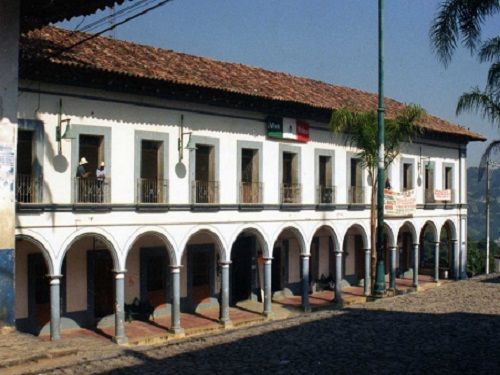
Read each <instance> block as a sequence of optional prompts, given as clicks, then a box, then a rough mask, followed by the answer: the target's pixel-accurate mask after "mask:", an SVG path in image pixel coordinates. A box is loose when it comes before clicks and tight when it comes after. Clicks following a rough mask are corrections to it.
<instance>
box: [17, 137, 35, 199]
mask: <svg viewBox="0 0 500 375" xmlns="http://www.w3.org/2000/svg"><path fill="white" fill-rule="evenodd" d="M34 149H35V144H34V132H33V131H30V130H19V131H18V133H17V160H16V162H17V169H16V200H17V202H22V203H34V202H37V200H38V199H37V198H38V191H39V189H40V181H39V179H38V176H36V175H35V170H34V162H35V152H34V151H35V150H34Z"/></svg>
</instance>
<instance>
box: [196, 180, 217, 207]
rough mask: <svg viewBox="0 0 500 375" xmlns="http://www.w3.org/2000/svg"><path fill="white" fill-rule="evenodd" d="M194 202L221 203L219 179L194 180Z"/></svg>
mask: <svg viewBox="0 0 500 375" xmlns="http://www.w3.org/2000/svg"><path fill="white" fill-rule="evenodd" d="M191 202H192V203H219V181H193V182H192V185H191Z"/></svg>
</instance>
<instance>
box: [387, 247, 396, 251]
mask: <svg viewBox="0 0 500 375" xmlns="http://www.w3.org/2000/svg"><path fill="white" fill-rule="evenodd" d="M397 249H398V247H397V246H389V250H390V251H396V250H397Z"/></svg>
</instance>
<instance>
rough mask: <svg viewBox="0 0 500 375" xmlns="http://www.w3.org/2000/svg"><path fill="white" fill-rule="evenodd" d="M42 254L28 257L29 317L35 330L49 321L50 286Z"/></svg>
mask: <svg viewBox="0 0 500 375" xmlns="http://www.w3.org/2000/svg"><path fill="white" fill-rule="evenodd" d="M47 274H48V269H47V265H46V263H45V259H44V258H43V255H42V254H29V255H28V285H29V288H30V291H29V293H28V294H29V296H30V303H29V306H28V309H29V315H30V317H31V320H32V322H33V325H34V326H35V327H36V328H41V327H43V326H44V325H45V324H46V323H48V322H49V321H50V285H49V279H48V278H47Z"/></svg>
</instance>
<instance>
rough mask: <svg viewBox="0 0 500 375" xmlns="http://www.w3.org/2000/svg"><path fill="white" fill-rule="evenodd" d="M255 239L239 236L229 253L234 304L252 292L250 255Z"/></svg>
mask: <svg viewBox="0 0 500 375" xmlns="http://www.w3.org/2000/svg"><path fill="white" fill-rule="evenodd" d="M254 248H255V241H254V239H253V238H252V237H242V238H239V239H238V240H237V241H236V242H235V244H234V246H233V251H232V252H231V254H233V255H232V256H231V260H232V264H231V297H232V298H231V299H232V303H233V304H235V303H237V302H239V301H244V300H247V299H249V298H250V296H251V293H252V257H253V252H254Z"/></svg>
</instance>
